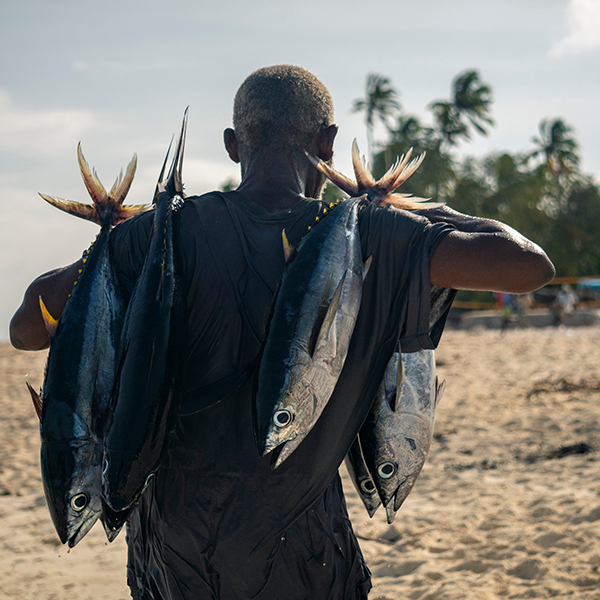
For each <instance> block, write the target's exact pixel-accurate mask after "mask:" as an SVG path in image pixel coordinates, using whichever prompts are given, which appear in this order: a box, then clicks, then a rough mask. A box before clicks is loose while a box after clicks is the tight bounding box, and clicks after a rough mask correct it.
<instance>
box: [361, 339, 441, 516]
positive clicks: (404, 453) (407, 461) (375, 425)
mask: <svg viewBox="0 0 600 600" xmlns="http://www.w3.org/2000/svg"><path fill="white" fill-rule="evenodd" d="M445 385H446V382H445V381H443V382H442V383H441V384H440V385H438V383H437V378H436V375H435V352H434V350H420V351H418V352H410V353H399V352H396V353H394V355H393V356H392V359H391V360H390V362H389V363H388V365H387V367H386V372H385V376H384V379H383V381H382V383H381V385H380V387H379V390H378V392H377V394H376V397H375V401H374V404H373V407H372V409H371V412H370V413H369V415H368V416H367V419H366V420H365V422H364V424H363V426H362V427H361V429H360V433H359V436H360V442H361V445H362V449H363V453H364V458H365V464H366V466H367V468H368V471H369V473H370V474H372V476H373V481H374V483H375V487H376V488H377V492H378V494H379V497H380V498H381V502H382V504H383V506H385V507H386V513H387V519H388V523H392V522H393V520H394V517H395V514H396V511H397V510H398V509H399V508H400V506H401V505H402V503H403V502H404V500H405V499H406V498H407V496H408V494H409V493H410V491H411V490H412V488H413V485H414V483H415V481H416V480H417V477H418V476H419V474H420V472H421V469H422V468H423V465H424V464H425V460H426V458H427V454H428V452H429V448H430V445H431V440H432V437H433V423H434V418H435V410H436V408H437V406H438V404H439V402H440V400H441V397H442V395H443V393H444V389H445ZM398 392H399V393H398Z"/></svg>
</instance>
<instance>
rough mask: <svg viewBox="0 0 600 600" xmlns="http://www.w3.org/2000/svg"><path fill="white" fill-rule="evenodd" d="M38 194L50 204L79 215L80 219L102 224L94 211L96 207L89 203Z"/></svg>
mask: <svg viewBox="0 0 600 600" xmlns="http://www.w3.org/2000/svg"><path fill="white" fill-rule="evenodd" d="M40 196H41V197H42V198H43V199H44V200H45V201H46V202H48V203H49V204H52V206H55V207H56V208H58V209H59V210H62V211H64V212H66V213H69V214H70V215H74V216H76V217H79V218H80V219H85V220H86V221H92V222H93V223H96V224H98V225H102V223H101V222H100V218H99V216H98V213H97V212H96V208H95V207H94V206H91V205H90V204H82V203H81V202H74V201H73V200H63V199H62V198H57V197H55V196H48V195H46V194H41V193H40Z"/></svg>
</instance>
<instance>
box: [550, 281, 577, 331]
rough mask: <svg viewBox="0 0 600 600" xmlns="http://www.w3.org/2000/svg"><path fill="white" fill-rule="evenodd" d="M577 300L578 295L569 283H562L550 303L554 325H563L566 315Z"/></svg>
mask: <svg viewBox="0 0 600 600" xmlns="http://www.w3.org/2000/svg"><path fill="white" fill-rule="evenodd" d="M578 302H579V297H578V296H577V293H576V292H575V290H574V289H573V288H572V287H571V286H570V285H569V284H567V283H564V284H563V285H562V286H561V288H560V290H559V292H558V294H556V298H555V299H554V301H553V302H552V305H551V310H552V314H553V315H554V325H555V326H557V327H558V326H560V325H564V324H565V321H566V319H567V316H568V315H570V314H571V313H572V312H573V311H574V310H575V307H576V306H577V303H578Z"/></svg>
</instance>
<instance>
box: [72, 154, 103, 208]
mask: <svg viewBox="0 0 600 600" xmlns="http://www.w3.org/2000/svg"><path fill="white" fill-rule="evenodd" d="M77 162H78V163H79V170H80V171H81V177H82V178H83V183H84V184H85V187H86V188H87V191H88V192H89V194H90V196H91V197H92V200H93V201H94V204H99V205H102V204H105V203H106V199H107V198H108V194H107V193H106V190H105V189H104V186H103V185H102V183H101V182H100V179H99V178H98V175H97V173H96V171H95V170H94V171H92V170H91V169H90V166H89V165H88V163H87V161H86V160H85V158H84V156H83V152H82V151H81V142H79V144H77Z"/></svg>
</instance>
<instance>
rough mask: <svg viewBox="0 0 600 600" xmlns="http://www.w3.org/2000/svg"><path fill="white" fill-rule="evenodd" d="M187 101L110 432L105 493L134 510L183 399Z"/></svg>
mask: <svg viewBox="0 0 600 600" xmlns="http://www.w3.org/2000/svg"><path fill="white" fill-rule="evenodd" d="M186 127H187V109H186V111H185V114H184V118H183V124H182V127H181V134H180V137H179V142H178V145H177V148H176V150H175V152H174V156H173V160H172V164H171V168H170V171H169V174H168V176H167V178H166V180H164V181H163V176H164V171H165V167H166V163H167V161H168V157H169V153H170V149H171V147H170V146H169V151H168V152H167V158H165V163H164V164H163V168H162V170H161V173H160V176H159V183H158V185H157V188H156V192H155V201H154V203H155V213H154V225H153V230H152V235H151V239H150V245H149V249H148V253H147V255H146V259H145V263H144V266H143V268H142V272H141V274H140V276H139V278H138V280H137V282H136V284H135V287H134V290H133V293H132V296H131V299H130V301H129V304H128V306H127V312H126V314H125V321H124V325H123V330H122V336H121V342H120V354H119V359H118V370H117V376H116V380H115V387H114V391H113V397H112V418H111V422H110V424H109V427H108V432H107V434H106V437H105V463H104V470H103V489H104V499H105V500H106V502H107V503H108V505H109V507H110V508H111V509H112V510H113V511H116V512H117V513H119V512H124V511H127V510H130V509H131V508H132V507H133V506H134V505H135V502H136V501H137V500H138V498H139V497H140V496H141V494H142V493H143V492H144V490H145V489H146V486H147V485H148V483H149V481H150V479H151V478H152V476H153V475H154V473H155V472H156V470H157V469H158V467H159V465H160V462H161V460H162V458H163V456H164V455H165V452H166V451H167V448H168V445H169V440H170V436H171V433H172V432H173V430H174V428H175V425H176V422H177V418H178V417H179V409H180V404H181V395H182V394H181V379H182V369H183V365H184V359H185V352H186V337H185V330H186V327H187V319H186V313H185V307H184V299H183V292H182V289H181V284H180V279H179V276H180V264H181V257H180V254H179V252H180V251H179V247H178V232H179V227H180V219H179V216H180V210H181V208H182V206H183V202H184V200H183V198H184V193H183V183H182V180H181V170H182V164H183V151H184V146H185V134H186Z"/></svg>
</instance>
